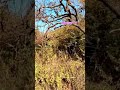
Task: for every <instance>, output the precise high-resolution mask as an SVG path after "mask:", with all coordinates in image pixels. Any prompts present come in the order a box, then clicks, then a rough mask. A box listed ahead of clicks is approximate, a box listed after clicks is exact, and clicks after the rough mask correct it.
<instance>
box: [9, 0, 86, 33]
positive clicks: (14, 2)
mask: <svg viewBox="0 0 120 90" xmlns="http://www.w3.org/2000/svg"><path fill="white" fill-rule="evenodd" d="M31 1H33V0H10V2H8V7H9V9H10V10H11V11H12V12H14V13H16V14H18V15H21V16H24V15H25V14H26V10H27V8H29V5H30V3H31ZM43 1H46V2H45V4H48V3H49V2H51V1H53V0H35V5H36V6H37V7H39V6H40V5H42V4H43ZM54 1H55V2H56V3H57V2H58V3H57V4H59V0H54ZM71 1H73V2H74V3H75V7H76V8H78V6H77V5H78V4H80V3H78V0H71ZM64 4H65V2H64ZM37 7H35V10H37V9H38V8H37ZM46 13H47V15H50V14H52V15H55V13H54V12H53V11H49V9H47V10H46ZM59 13H61V14H63V13H64V11H63V9H61V11H60V12H59ZM81 14H82V15H83V16H84V15H85V11H83V12H82V13H81ZM49 19H50V18H49ZM59 22H60V23H62V20H59ZM55 23H56V22H55ZM35 25H36V26H42V27H39V28H38V29H39V30H40V31H41V32H45V31H46V30H47V28H48V26H49V25H48V24H47V25H46V26H44V25H45V23H44V22H42V21H41V20H39V21H35ZM58 26H59V25H57V27H58Z"/></svg>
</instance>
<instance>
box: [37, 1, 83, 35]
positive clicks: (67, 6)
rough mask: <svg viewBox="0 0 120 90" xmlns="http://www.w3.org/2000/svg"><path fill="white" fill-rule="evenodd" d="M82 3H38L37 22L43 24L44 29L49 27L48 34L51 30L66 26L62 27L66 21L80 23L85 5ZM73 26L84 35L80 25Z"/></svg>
mask: <svg viewBox="0 0 120 90" xmlns="http://www.w3.org/2000/svg"><path fill="white" fill-rule="evenodd" d="M76 2H77V4H76ZM80 3H81V2H79V1H77V0H56V1H49V2H47V0H44V1H43V2H42V1H41V2H38V1H36V12H35V13H36V20H37V21H41V22H43V23H44V27H45V26H47V30H46V33H47V32H48V31H49V30H50V29H56V28H59V27H62V26H64V25H61V22H64V21H65V22H77V23H79V22H80V20H81V18H82V14H81V12H82V11H84V5H83V6H81V4H80ZM73 25H74V26H75V27H77V28H79V30H81V31H82V32H83V33H84V31H83V30H82V29H81V27H80V26H79V25H77V24H73ZM40 27H42V26H40Z"/></svg>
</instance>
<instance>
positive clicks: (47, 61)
mask: <svg viewBox="0 0 120 90" xmlns="http://www.w3.org/2000/svg"><path fill="white" fill-rule="evenodd" d="M37 33H38V32H37ZM43 42H44V43H42V44H39V46H36V57H35V79H36V90H84V89H85V87H84V85H85V64H84V60H82V55H83V54H84V35H82V33H81V32H80V30H79V29H77V28H75V27H73V26H66V27H61V28H59V29H56V30H55V31H51V32H49V33H48V34H47V38H44V41H43ZM83 59H84V58H83Z"/></svg>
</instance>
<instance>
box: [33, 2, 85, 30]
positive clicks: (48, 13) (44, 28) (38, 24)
mask: <svg viewBox="0 0 120 90" xmlns="http://www.w3.org/2000/svg"><path fill="white" fill-rule="evenodd" d="M43 1H44V0H36V1H35V4H36V6H37V7H39V6H40V5H42V4H43ZM45 1H46V2H45V4H46V5H47V4H48V3H49V2H51V1H53V0H45ZM54 1H55V2H56V4H59V0H54ZM71 1H73V2H74V4H75V7H76V8H79V6H78V5H80V3H79V2H78V0H71ZM57 2H58V3H57ZM63 3H64V4H65V3H66V2H63ZM81 6H82V4H81ZM37 7H36V8H35V10H37V9H38V8H37ZM46 13H47V15H50V14H52V15H55V13H54V12H53V11H49V10H46ZM59 13H61V14H63V13H64V11H63V9H61V11H60V12H59ZM81 14H82V15H83V16H84V15H85V11H83V12H81ZM59 22H60V23H62V22H63V21H62V20H60V21H59ZM55 23H56V22H55ZM35 24H36V26H37V28H38V29H39V30H40V31H41V32H45V31H46V30H47V28H48V26H49V25H48V24H47V25H46V26H45V24H46V23H44V22H42V21H41V20H39V21H36V22H35ZM41 26H42V27H41ZM58 26H59V25H57V27H58Z"/></svg>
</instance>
